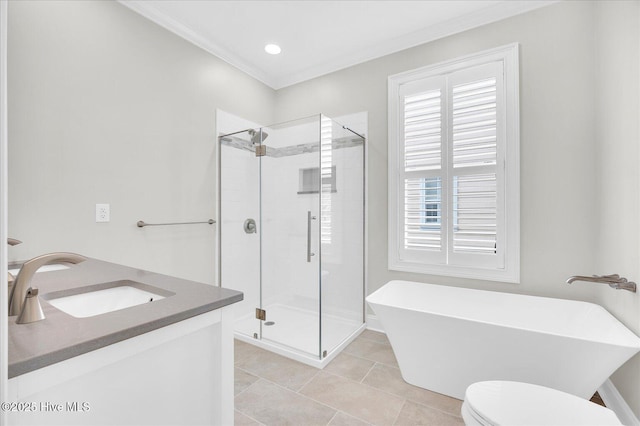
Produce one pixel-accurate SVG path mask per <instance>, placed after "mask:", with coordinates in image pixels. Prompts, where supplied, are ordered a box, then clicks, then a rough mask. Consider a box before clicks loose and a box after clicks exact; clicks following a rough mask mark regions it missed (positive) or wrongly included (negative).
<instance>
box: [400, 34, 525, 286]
mask: <svg viewBox="0 0 640 426" xmlns="http://www.w3.org/2000/svg"><path fill="white" fill-rule="evenodd" d="M518 56H519V53H518V43H512V44H509V45H506V46H501V47H497V48H494V49H489V50H485V51H482V52H478V53H474V54H471V55H466V56H464V57H460V58H456V59H453V60H449V61H445V62H441V63H438V64H434V65H429V66H426V67H422V68H418V69H415V70H410V71H406V72H403V73H400V74H395V75H391V76H389V77H388V114H389V117H388V123H389V134H388V136H389V139H388V140H389V146H388V155H389V161H388V191H389V212H388V237H389V246H388V261H389V269H390V270H393V271H402V272H414V273H421V274H429V275H442V276H453V277H461V278H473V279H481V280H489V281H501V282H511V283H519V282H520V116H519V60H518ZM495 62H501V63H502V67H503V81H502V84H503V88H504V104H503V105H504V118H503V119H504V129H503V130H502V131H503V132H504V133H503V134H504V142H503V144H502V145H501V146H500V147H499V150H501V152H500V153H499V154H498V162H497V164H496V167H497V168H502V170H503V173H502V175H503V176H504V182H503V188H504V190H503V191H501V194H502V197H500V196H499V203H500V207H501V208H502V209H503V210H502V211H503V212H504V219H503V222H502V223H501V230H502V234H503V235H499V236H498V237H497V238H498V239H499V241H504V247H505V249H504V263H503V265H502V267H498V268H495V267H494V268H492V267H486V266H484V265H477V264H476V265H475V266H474V265H471V264H468V265H460V264H458V265H452V264H449V263H447V262H448V261H447V260H446V256H444V257H445V260H444V261H443V260H442V258H441V257H438V256H425V257H431V258H432V261H431V262H429V261H424V260H417V259H415V257H411V256H405V258H403V257H402V255H401V249H400V247H402V246H403V245H404V236H403V235H404V234H403V233H402V232H400V228H401V227H400V226H399V225H400V222H399V221H400V220H401V210H402V209H403V205H402V203H403V202H404V182H403V181H402V179H401V178H400V175H401V173H400V172H401V170H404V168H403V167H404V153H403V152H401V151H400V148H401V146H402V144H401V143H400V138H401V135H402V131H403V123H402V122H401V119H400V117H401V116H402V111H401V105H402V103H401V100H402V98H401V92H402V89H401V88H402V87H403V86H404V85H408V84H410V85H420V82H421V81H425V80H427V79H433V78H436V77H438V76H444V75H446V74H450V73H453V72H457V71H461V70H464V69H467V68H470V67H476V66H480V65H483V64H487V63H495ZM405 87H406V86H405ZM446 131H448V129H443V132H446ZM447 149H451V148H450V147H449V146H446V145H444V146H442V150H443V151H444V150H447ZM447 202H448V201H447V200H444V199H443V200H442V208H443V212H444V211H446V210H445V209H444V208H445V205H446V204H447ZM402 211H403V210H402ZM447 219H448V218H445V217H443V219H442V223H443V226H445V224H446V223H447V221H448V220H447ZM449 220H453V218H449ZM402 225H404V222H402ZM445 235H446V233H443V237H444V236H445ZM442 244H443V246H444V250H445V252H446V250H447V244H449V242H448V241H447V239H445V238H443V239H442ZM407 257H411V258H407Z"/></svg>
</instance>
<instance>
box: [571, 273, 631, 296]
mask: <svg viewBox="0 0 640 426" xmlns="http://www.w3.org/2000/svg"><path fill="white" fill-rule="evenodd" d="M574 281H588V282H592V283H602V284H608V285H609V287H611V288H615V289H616V290H629V291H631V292H633V293H635V292H636V283H634V282H632V281H627V279H626V278H624V277H621V276H620V275H618V274H611V275H592V276H590V277H587V276H584V275H574V276H573V277H569V279H567V284H571V283H572V282H574Z"/></svg>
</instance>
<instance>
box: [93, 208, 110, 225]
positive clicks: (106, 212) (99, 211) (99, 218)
mask: <svg viewBox="0 0 640 426" xmlns="http://www.w3.org/2000/svg"><path fill="white" fill-rule="evenodd" d="M110 210H111V209H110V207H109V204H96V222H109V219H110V216H111V213H110Z"/></svg>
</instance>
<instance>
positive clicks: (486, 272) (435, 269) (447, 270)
mask: <svg viewBox="0 0 640 426" xmlns="http://www.w3.org/2000/svg"><path fill="white" fill-rule="evenodd" d="M389 270H390V271H398V272H412V273H416V274H424V275H436V276H437V275H439V276H445V277H457V278H467V279H474V280H483V281H497V282H505V283H512V284H519V283H520V271H518V270H507V269H482V268H469V267H463V266H452V265H425V264H422V263H415V262H402V261H395V262H393V261H391V260H390V261H389Z"/></svg>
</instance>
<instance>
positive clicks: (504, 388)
mask: <svg viewBox="0 0 640 426" xmlns="http://www.w3.org/2000/svg"><path fill="white" fill-rule="evenodd" d="M462 418H463V419H464V422H465V424H466V425H482V426H497V425H540V426H542V425H567V426H569V425H600V426H603V425H621V424H622V423H620V420H618V418H617V417H616V415H615V414H614V412H613V411H611V410H610V409H608V408H606V407H602V406H600V405H598V404H594V403H592V402H590V401H587V400H586V399H582V398H579V397H577V396H575V395H571V394H568V393H565V392H561V391H559V390H555V389H550V388H545V387H543V386H538V385H534V384H529V383H520V382H507V381H489V382H479V383H474V384H472V385H471V386H469V387H468V388H467V390H466V392H465V398H464V403H463V405H462Z"/></svg>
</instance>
